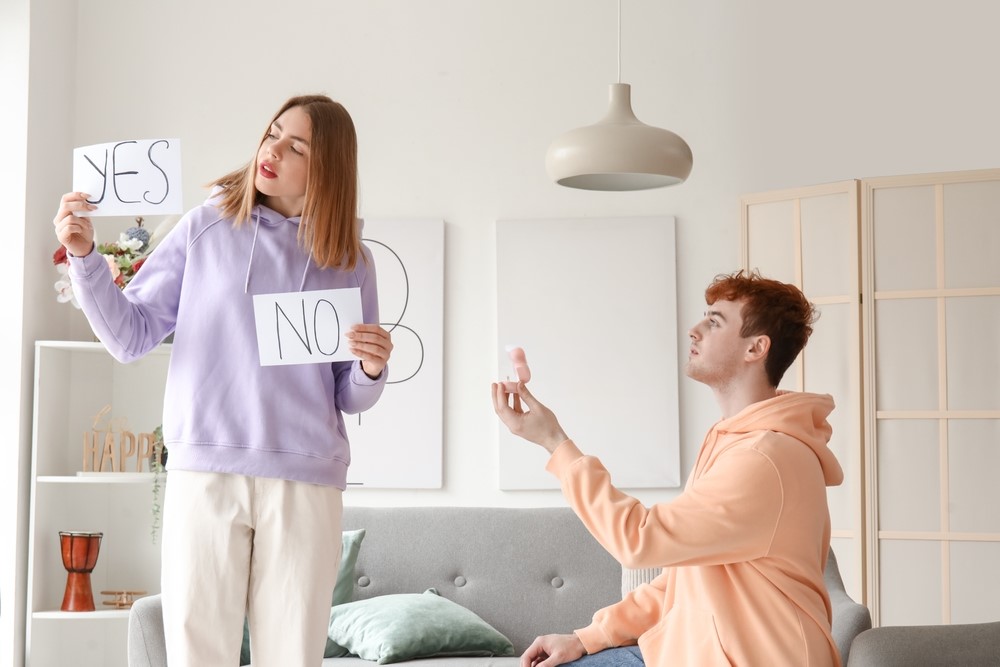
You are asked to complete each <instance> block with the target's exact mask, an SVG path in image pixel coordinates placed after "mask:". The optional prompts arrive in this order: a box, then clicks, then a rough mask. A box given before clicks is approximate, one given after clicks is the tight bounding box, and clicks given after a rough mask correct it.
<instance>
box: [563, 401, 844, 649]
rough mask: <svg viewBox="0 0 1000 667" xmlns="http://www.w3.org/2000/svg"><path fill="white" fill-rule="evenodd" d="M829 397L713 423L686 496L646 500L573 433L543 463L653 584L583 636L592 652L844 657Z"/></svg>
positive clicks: (837, 473)
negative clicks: (832, 593)
mask: <svg viewBox="0 0 1000 667" xmlns="http://www.w3.org/2000/svg"><path fill="white" fill-rule="evenodd" d="M832 410H833V399H832V398H831V397H830V396H828V395H818V394H807V393H793V392H779V395H778V396H777V397H775V398H772V399H768V400H765V401H760V402H758V403H754V404H752V405H750V406H747V407H746V408H745V409H744V410H743V411H742V412H740V413H739V414H737V415H736V416H734V417H731V418H729V419H725V420H723V421H720V422H719V423H717V424H716V425H715V426H713V427H712V429H711V430H710V431H709V432H708V435H707V436H706V438H705V442H704V443H703V444H702V447H701V451H700V453H699V454H698V460H697V461H696V462H695V467H694V470H693V471H692V473H691V476H690V477H689V478H688V481H687V484H686V485H685V487H684V492H683V493H682V494H681V495H679V496H678V497H677V498H676V499H674V500H673V501H672V502H669V503H661V504H657V505H654V506H653V507H651V508H649V509H647V508H646V507H644V506H643V505H642V504H641V503H639V501H637V500H636V499H634V498H632V497H630V496H627V495H625V494H624V493H622V492H621V491H619V490H618V489H616V488H615V487H614V486H612V484H611V477H610V475H609V474H608V471H607V470H606V469H605V468H604V466H602V465H601V463H600V461H598V460H597V459H596V458H594V457H592V456H584V455H583V454H581V453H580V450H579V449H577V447H576V445H575V444H573V442H572V441H570V440H567V441H566V442H564V443H562V444H561V445H559V447H558V448H557V449H556V450H555V452H554V453H553V454H552V457H551V459H550V460H549V463H548V465H547V470H549V472H551V473H553V474H555V475H556V476H557V477H558V478H559V480H560V482H561V484H562V490H563V494H564V495H565V496H566V498H567V499H568V501H569V503H570V505H572V507H573V509H574V511H575V512H576V513H577V514H578V515H579V517H580V519H581V520H582V521H583V523H584V524H585V525H586V526H587V529H588V530H589V531H590V532H591V534H592V535H593V536H594V537H595V538H596V539H597V541H598V542H600V543H601V544H602V545H603V546H604V548H605V549H607V550H608V552H610V553H611V554H612V555H613V556H614V557H615V558H617V559H618V560H619V562H621V563H622V565H624V566H626V567H633V568H639V567H641V568H648V567H663V568H664V570H663V572H662V574H660V575H659V576H658V577H657V578H656V579H655V580H653V581H652V582H651V583H649V584H644V585H642V586H640V587H639V588H637V589H636V590H635V591H633V592H632V593H631V594H629V595H628V596H626V597H625V598H624V599H623V600H622V601H621V602H619V603H616V604H614V605H611V606H609V607H605V608H604V609H601V610H600V611H598V612H597V613H596V614H594V620H593V622H592V623H591V624H590V625H589V626H587V627H585V628H582V629H580V630H577V631H576V634H577V636H578V637H579V638H580V640H581V641H582V642H583V645H584V646H585V647H586V649H587V652H588V653H595V652H597V651H600V650H602V649H605V648H610V647H613V646H625V645H630V644H635V643H636V641H638V644H639V647H640V650H641V651H642V655H643V658H644V660H645V663H646V665H647V666H648V667H684V666H687V665H690V666H692V667H694V666H697V667H706V666H709V665H738V666H740V667H744V666H745V667H757V666H761V665H766V666H768V667H773V666H780V665H789V666H794V667H829V666H831V665H839V664H840V655H839V653H838V651H837V647H836V644H834V642H833V638H832V636H831V634H830V598H829V596H828V595H827V591H826V587H825V585H824V583H823V569H824V568H825V567H826V559H827V552H828V549H829V544H830V515H829V511H828V509H827V504H826V487H827V486H836V485H838V484H840V483H841V482H842V481H843V479H844V474H843V471H842V470H841V467H840V464H839V463H838V462H837V459H836V457H835V456H834V455H833V453H832V452H831V451H830V450H829V449H828V448H827V442H828V441H829V439H830V434H831V431H832V430H831V428H830V425H829V423H828V422H827V421H826V418H827V416H828V415H829V414H830V412H831V411H832Z"/></svg>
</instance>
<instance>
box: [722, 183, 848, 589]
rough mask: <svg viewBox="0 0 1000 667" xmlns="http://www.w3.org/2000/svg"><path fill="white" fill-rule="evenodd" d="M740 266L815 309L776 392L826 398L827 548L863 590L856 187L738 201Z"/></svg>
mask: <svg viewBox="0 0 1000 667" xmlns="http://www.w3.org/2000/svg"><path fill="white" fill-rule="evenodd" d="M741 211H742V225H743V252H744V255H743V266H744V268H748V269H759V270H760V272H761V273H762V274H763V275H764V276H766V277H768V278H774V279H776V280H780V281H782V282H786V283H792V284H795V285H797V286H798V287H799V288H800V289H802V291H803V292H804V293H805V295H806V297H807V298H808V299H809V300H810V301H811V302H812V303H813V304H814V305H815V306H816V307H817V308H818V310H819V311H820V318H819V320H818V321H817V322H816V325H815V327H814V331H813V334H812V336H811V337H810V339H809V342H808V344H807V345H806V348H805V350H803V352H802V354H801V355H799V358H798V359H797V360H796V361H795V363H794V364H793V365H792V367H791V368H789V369H788V372H786V373H785V377H784V378H783V379H782V383H781V388H782V389H789V390H794V391H809V392H814V393H820V394H830V395H831V396H833V398H834V401H835V403H836V405H837V407H836V409H835V410H834V411H833V413H832V414H831V415H830V424H831V425H832V426H833V438H832V440H831V441H830V448H831V449H832V450H833V452H834V453H835V454H836V456H837V459H838V460H839V461H840V464H841V466H842V467H843V468H844V483H843V484H842V485H841V486H837V487H831V488H830V489H829V490H828V495H827V497H828V502H829V506H830V519H831V523H832V528H833V532H832V538H831V543H832V546H833V549H834V551H835V552H836V554H837V562H838V565H839V566H840V570H841V574H842V575H843V577H844V583H845V585H846V586H847V590H848V591H849V592H850V593H851V594H852V595H853V596H855V598H856V599H859V600H860V599H862V591H863V590H864V569H863V567H862V563H863V554H864V539H863V538H864V509H863V507H862V503H861V499H862V497H863V494H862V482H863V470H862V465H861V463H862V443H861V434H862V428H861V423H862V419H861V406H862V400H861V361H860V359H861V347H860V346H861V342H860V334H861V323H860V286H859V280H860V268H859V263H858V261H859V260H858V233H859V223H858V184H857V182H856V181H845V182H842V183H833V184H830V185H822V186H816V187H809V188H797V189H794V190H782V191H777V192H769V193H763V194H756V195H750V196H746V197H744V198H742V200H741Z"/></svg>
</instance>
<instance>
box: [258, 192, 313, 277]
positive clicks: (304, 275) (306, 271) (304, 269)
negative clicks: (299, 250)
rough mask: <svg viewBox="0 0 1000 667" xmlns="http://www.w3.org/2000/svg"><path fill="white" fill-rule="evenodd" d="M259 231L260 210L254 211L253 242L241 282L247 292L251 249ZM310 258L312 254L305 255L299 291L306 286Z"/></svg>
mask: <svg viewBox="0 0 1000 667" xmlns="http://www.w3.org/2000/svg"><path fill="white" fill-rule="evenodd" d="M259 231H260V211H257V212H256V222H255V223H254V226H253V242H252V243H251V244H250V259H248V260H247V278H246V281H244V283H243V293H244V294H247V293H248V292H249V291H250V267H251V266H253V251H254V249H255V248H256V247H257V233H258V232H259ZM311 259H312V255H310V254H307V255H306V263H305V266H303V267H302V280H301V281H300V282H299V291H300V292H302V291H304V290H305V288H306V275H307V274H308V273H309V262H310V260H311Z"/></svg>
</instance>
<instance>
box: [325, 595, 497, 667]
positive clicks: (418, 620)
mask: <svg viewBox="0 0 1000 667" xmlns="http://www.w3.org/2000/svg"><path fill="white" fill-rule="evenodd" d="M330 639H331V640H332V641H333V642H334V643H336V644H339V645H341V646H343V647H345V648H346V649H347V650H348V651H349V652H350V653H351V654H352V655H356V656H360V657H361V658H364V659H366V660H372V661H375V662H377V663H379V664H380V665H385V664H390V663H394V662H401V661H404V660H412V659H416V658H428V657H432V656H511V655H514V646H513V644H511V642H510V640H509V639H507V637H505V636H503V635H502V634H501V633H500V632H498V631H497V630H496V629H495V628H493V627H492V626H491V625H490V624H489V623H487V622H486V621H484V620H483V619H482V618H480V617H479V616H477V615H476V614H475V613H473V612H472V611H470V610H468V609H466V608H465V607H463V606H461V605H460V604H458V603H455V602H452V601H451V600H449V599H447V598H444V597H441V596H439V595H438V594H437V591H436V590H435V589H433V588H430V589H428V590H426V591H424V592H423V593H396V594H392V595H381V596H378V597H373V598H369V599H367V600H359V601H357V602H349V603H347V604H342V605H338V606H336V607H334V608H333V609H331V610H330Z"/></svg>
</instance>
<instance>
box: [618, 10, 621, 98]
mask: <svg viewBox="0 0 1000 667" xmlns="http://www.w3.org/2000/svg"><path fill="white" fill-rule="evenodd" d="M621 82H622V0H618V83H621Z"/></svg>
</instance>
